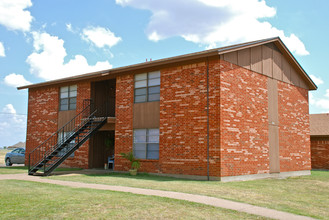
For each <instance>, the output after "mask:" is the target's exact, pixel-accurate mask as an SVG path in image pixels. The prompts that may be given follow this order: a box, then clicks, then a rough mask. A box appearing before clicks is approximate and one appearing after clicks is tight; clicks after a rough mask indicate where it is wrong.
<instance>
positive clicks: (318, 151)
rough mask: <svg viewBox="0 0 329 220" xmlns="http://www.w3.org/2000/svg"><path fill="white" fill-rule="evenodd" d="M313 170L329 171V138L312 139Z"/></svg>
mask: <svg viewBox="0 0 329 220" xmlns="http://www.w3.org/2000/svg"><path fill="white" fill-rule="evenodd" d="M311 158H312V169H329V137H311Z"/></svg>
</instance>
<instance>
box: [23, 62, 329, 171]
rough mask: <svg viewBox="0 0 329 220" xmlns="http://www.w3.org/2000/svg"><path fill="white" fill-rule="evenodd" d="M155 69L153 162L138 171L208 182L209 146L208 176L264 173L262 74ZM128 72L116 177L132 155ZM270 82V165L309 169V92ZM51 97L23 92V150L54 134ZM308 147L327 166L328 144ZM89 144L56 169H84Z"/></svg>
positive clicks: (82, 92)
mask: <svg viewBox="0 0 329 220" xmlns="http://www.w3.org/2000/svg"><path fill="white" fill-rule="evenodd" d="M159 70H160V72H161V83H160V126H159V132H160V134H159V138H160V140H159V159H158V160H141V168H140V171H141V172H150V173H161V174H182V175H197V176H207V175H208V173H207V172H208V169H207V166H208V163H207V161H208V159H207V147H208V140H209V176H211V177H231V176H239V175H251V174H268V173H270V155H269V154H270V153H269V152H270V144H269V133H270V131H269V130H270V129H269V110H268V109H269V102H270V101H269V100H271V99H269V91H268V83H269V81H268V76H267V75H266V74H261V73H257V72H254V71H251V70H249V69H248V68H244V67H242V66H238V65H235V64H233V63H231V62H228V61H225V60H223V59H219V56H216V57H215V56H212V58H210V57H209V58H207V59H203V58H202V59H198V60H197V61H194V62H192V61H191V62H189V63H179V64H176V65H173V64H172V65H170V66H165V67H162V68H161V69H159ZM207 73H208V74H207ZM134 74H135V73H134V72H125V74H122V75H117V76H116V98H115V99H116V103H115V105H116V106H115V113H116V122H115V147H114V151H115V152H114V153H115V163H114V164H115V167H114V169H115V170H117V171H127V170H129V168H130V164H129V162H128V161H127V160H125V159H123V158H122V157H121V156H120V153H122V152H129V151H132V149H133V115H134V114H133V113H134V112H133V110H134ZM207 77H208V81H207ZM275 80H276V82H275V83H277V96H276V97H275V98H278V103H277V104H278V110H275V111H276V114H278V119H279V120H278V124H277V125H278V132H279V133H278V141H279V159H277V160H276V161H279V163H280V172H289V171H305V170H310V169H311V154H310V137H309V136H310V130H309V115H308V90H307V89H303V88H299V87H297V86H294V85H291V84H289V83H287V82H282V81H280V80H279V79H275ZM208 83H209V84H208ZM77 85H78V91H77V108H76V113H77V114H78V113H79V112H81V111H82V109H83V100H84V99H90V97H91V83H90V82H89V81H85V82H81V83H78V84H77ZM207 91H208V92H209V93H208V95H207ZM270 91H271V90H270ZM58 93H59V87H54V86H52V87H51V86H50V87H41V88H40V89H30V90H29V112H28V127H27V145H26V146H27V152H29V151H31V149H33V148H35V147H36V146H38V145H39V144H40V143H42V142H43V141H44V140H45V139H47V137H49V136H50V135H51V134H52V133H53V132H55V131H56V130H57V128H58V124H57V120H58V107H59V96H58V95H59V94H58ZM271 94H272V93H271ZM208 101H209V102H208ZM208 104H209V111H208V110H207V106H208ZM271 109H272V108H271ZM273 109H274V108H273ZM208 116H209V117H208ZM208 122H209V124H208ZM277 125H275V126H277ZM271 134H272V133H271ZM208 135H209V136H208ZM271 137H272V136H271ZM276 140H277V139H276ZM271 143H272V142H271ZM314 143H315V145H316V146H317V147H316V149H318V150H319V152H320V153H318V154H321V155H320V156H319V158H320V159H319V166H320V165H322V166H323V165H324V166H327V167H328V160H325V159H327V158H328V156H327V155H328V146H329V144H328V143H329V141H322V140H321V141H319V140H317V142H314ZM89 145H90V143H89V141H87V142H86V143H85V144H84V145H83V146H81V147H80V148H79V150H77V151H76V152H75V154H74V158H68V159H67V160H66V161H65V162H64V163H63V164H62V166H67V167H81V168H89V167H90V164H89V151H90V148H89ZM271 147H272V144H271ZM275 147H277V144H276V145H275ZM325 147H327V148H325ZM271 149H272V148H271ZM314 149H315V148H314ZM312 153H313V152H312ZM314 154H315V153H314ZM26 155H28V154H26ZM271 155H273V154H271ZM313 166H318V165H315V164H314V165H313ZM271 172H273V171H271ZM275 172H276V171H275Z"/></svg>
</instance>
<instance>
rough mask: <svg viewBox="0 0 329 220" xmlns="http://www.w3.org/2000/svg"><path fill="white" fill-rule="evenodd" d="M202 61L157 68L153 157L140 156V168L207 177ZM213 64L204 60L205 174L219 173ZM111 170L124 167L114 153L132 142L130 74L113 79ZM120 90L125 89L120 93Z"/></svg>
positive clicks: (216, 75) (216, 85) (216, 72)
mask: <svg viewBox="0 0 329 220" xmlns="http://www.w3.org/2000/svg"><path fill="white" fill-rule="evenodd" d="M206 67H207V66H206V62H201V63H196V64H191V65H184V66H178V67H174V68H167V69H162V70H161V89H160V93H161V99H160V128H159V129H160V144H159V150H160V155H159V160H141V162H142V163H141V164H142V166H141V169H140V171H141V172H152V173H170V174H184V175H201V176H206V175H207V139H206V134H207V112H206V104H207V99H206ZM218 68H219V63H218V60H216V61H210V63H209V69H210V70H209V73H210V78H209V81H210V83H211V86H213V89H210V90H209V92H210V101H211V102H212V103H211V104H210V120H211V121H210V139H211V140H210V176H219V165H220V164H219V159H220V157H219V153H220V151H219V143H220V142H219V111H218V109H219V105H218V102H219V93H220V92H219V70H218ZM116 88H117V95H116V133H115V134H116V142H115V154H116V162H115V169H116V170H128V169H129V164H128V163H127V161H125V160H123V159H121V158H120V157H119V153H121V152H129V151H131V150H132V145H133V139H132V138H133V137H132V136H133V128H132V113H133V99H134V98H133V88H134V78H133V75H129V76H123V77H118V78H117V87H116ZM122 91H125V92H124V93H122Z"/></svg>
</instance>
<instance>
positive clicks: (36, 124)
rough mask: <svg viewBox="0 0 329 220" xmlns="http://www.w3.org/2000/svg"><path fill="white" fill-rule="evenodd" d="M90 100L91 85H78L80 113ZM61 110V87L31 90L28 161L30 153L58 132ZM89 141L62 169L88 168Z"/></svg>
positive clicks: (27, 140) (87, 83)
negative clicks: (87, 100)
mask: <svg viewBox="0 0 329 220" xmlns="http://www.w3.org/2000/svg"><path fill="white" fill-rule="evenodd" d="M89 98H90V83H89V82H85V83H80V84H78V93H77V109H76V112H77V113H79V112H80V111H82V109H83V100H84V99H89ZM58 110H59V87H57V86H56V87H43V88H39V89H30V90H29V102H28V123H27V136H26V151H27V153H26V154H25V155H26V156H25V159H26V163H27V160H28V153H29V152H30V151H32V150H33V149H34V148H36V147H37V146H39V144H41V143H42V142H44V141H45V140H46V139H47V138H49V137H50V136H51V135H52V134H53V133H54V132H56V131H57V130H58V124H57V121H58ZM88 159H89V141H87V142H86V143H85V144H83V145H82V146H81V147H80V148H79V150H77V151H76V152H75V153H74V157H73V158H68V159H67V160H66V161H65V162H64V163H63V164H62V165H61V166H62V167H81V168H88Z"/></svg>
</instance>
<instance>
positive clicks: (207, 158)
mask: <svg viewBox="0 0 329 220" xmlns="http://www.w3.org/2000/svg"><path fill="white" fill-rule="evenodd" d="M207 180H208V181H209V60H208V57H207Z"/></svg>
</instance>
